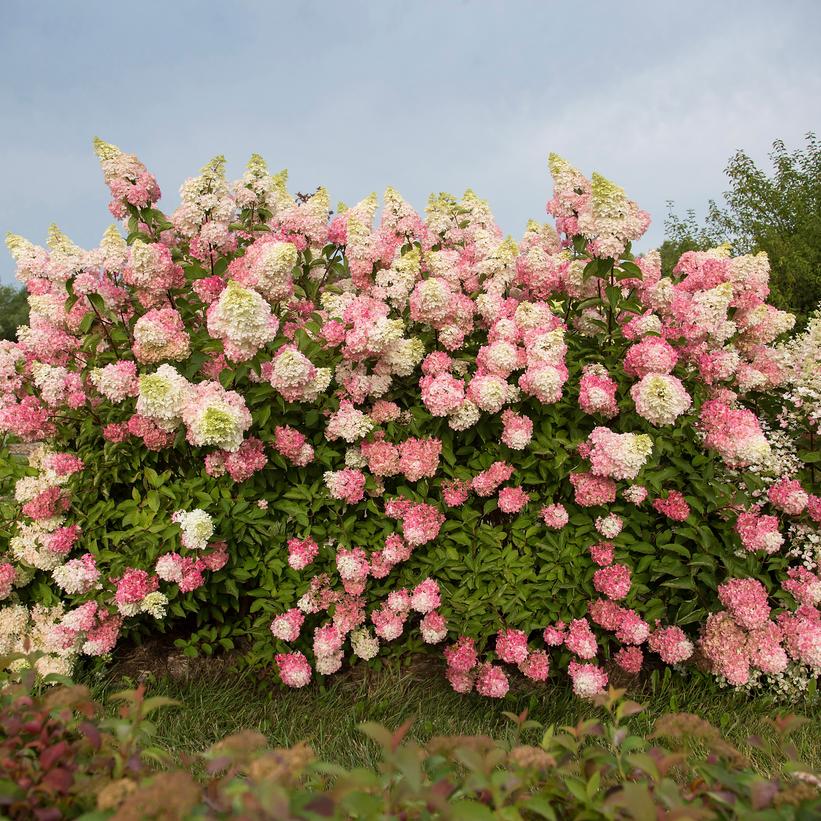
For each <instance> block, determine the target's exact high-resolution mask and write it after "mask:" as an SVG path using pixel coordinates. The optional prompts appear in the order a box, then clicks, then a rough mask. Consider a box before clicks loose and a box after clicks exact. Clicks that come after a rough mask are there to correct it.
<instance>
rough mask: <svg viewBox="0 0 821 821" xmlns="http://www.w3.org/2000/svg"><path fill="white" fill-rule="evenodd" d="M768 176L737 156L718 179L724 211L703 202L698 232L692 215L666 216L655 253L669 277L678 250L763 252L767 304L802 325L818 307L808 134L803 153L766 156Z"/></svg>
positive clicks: (816, 190) (818, 257)
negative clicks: (723, 182) (725, 246)
mask: <svg viewBox="0 0 821 821" xmlns="http://www.w3.org/2000/svg"><path fill="white" fill-rule="evenodd" d="M769 157H770V161H771V162H772V166H773V170H772V174H771V175H768V174H767V173H766V172H765V171H763V170H762V169H760V168H758V166H756V164H755V162H754V161H753V160H752V158H751V157H750V156H749V155H748V154H747V153H746V152H745V151H743V150H739V151H737V152H736V153H735V155H734V156H733V157H732V158H731V159H730V161H729V163H728V164H727V167H726V169H725V173H726V174H727V176H728V177H729V180H730V190H729V191H727V192H725V194H724V199H725V202H726V205H725V206H724V207H721V206H719V205H718V204H717V203H716V202H715V201H713V200H711V201H710V203H709V206H708V210H707V218H706V224H705V225H703V226H702V225H699V223H698V221H697V220H696V216H695V213H694V212H693V211H688V212H687V213H686V214H685V216H684V217H680V216H678V215H677V214H675V213H674V212H673V211H672V203H669V204H668V205H669V206H670V213H669V214H668V217H667V220H666V221H665V229H666V233H667V239H666V240H665V242H664V244H663V245H662V247H661V252H662V262H663V264H664V266H665V268H666V269H667V270H669V269H670V268H671V267H672V266H673V265H674V264H675V260H676V259H677V258H678V256H679V254H681V253H682V252H683V251H688V250H698V249H704V248H708V247H711V246H715V245H717V244H719V243H722V242H729V243H730V244H731V245H732V247H733V251H734V252H735V253H740V254H743V253H751V252H756V251H766V252H767V254H768V255H769V257H770V265H771V268H772V277H771V279H770V285H771V288H772V297H771V299H772V302H773V303H774V304H776V305H777V306H778V307H780V308H785V309H787V310H790V311H793V312H795V313H796V314H798V317H799V320H802V319H804V318H805V317H806V316H807V314H809V313H810V312H811V311H812V310H813V308H815V306H816V305H818V303H819V301H821V150H819V143H818V139H817V137H816V136H815V134H814V133H813V132H810V133H808V134H807V136H806V145H805V147H804V148H803V149H797V150H796V151H794V152H789V151H788V150H787V148H786V146H785V145H784V143H783V142H782V141H781V140H776V141H775V142H774V143H773V148H772V151H771V152H770V154H769Z"/></svg>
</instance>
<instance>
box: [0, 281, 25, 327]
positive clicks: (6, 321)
mask: <svg viewBox="0 0 821 821" xmlns="http://www.w3.org/2000/svg"><path fill="white" fill-rule="evenodd" d="M28 319H29V306H28V301H27V300H26V289H25V288H15V287H13V286H12V285H0V339H12V340H14V339H16V338H17V329H18V328H19V327H20V326H21V325H26V324H27V323H28Z"/></svg>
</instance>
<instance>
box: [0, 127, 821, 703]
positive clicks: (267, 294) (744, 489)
mask: <svg viewBox="0 0 821 821" xmlns="http://www.w3.org/2000/svg"><path fill="white" fill-rule="evenodd" d="M95 145H96V150H97V153H98V156H99V157H100V160H101V163H102V167H103V174H104V178H105V181H106V183H107V185H108V186H109V188H110V190H111V196H112V200H111V204H110V210H111V212H112V214H113V215H114V216H115V217H116V218H117V219H118V220H119V221H120V226H119V227H117V226H115V227H112V228H111V229H109V230H108V231H107V232H106V233H105V236H104V237H103V239H102V241H101V243H100V245H99V247H97V248H95V249H93V250H91V251H86V250H82V249H80V248H78V247H77V246H76V245H74V244H73V243H72V242H71V241H70V240H69V239H68V238H67V237H65V236H64V235H63V234H62V233H61V232H60V231H59V230H58V229H56V228H52V229H51V231H50V234H49V242H48V247H47V248H41V247H38V246H35V245H33V244H32V243H30V242H28V241H27V240H24V239H22V238H20V237H17V236H13V235H10V236H9V238H8V241H7V242H8V246H9V249H10V251H11V253H12V255H13V256H14V258H15V260H16V262H17V270H18V276H19V278H20V279H21V280H22V281H23V282H24V283H25V284H26V287H27V289H28V292H29V302H30V305H31V320H30V325H29V326H27V327H25V328H21V329H20V331H19V333H18V342H16V343H11V342H4V343H0V345H1V346H2V347H0V431H2V432H3V433H4V434H5V435H6V436H7V437H8V438H15V439H19V440H23V441H26V442H38V443H43V444H41V445H40V446H39V447H38V448H37V449H36V450H35V452H34V454H33V455H32V457H31V459H30V465H29V466H28V468H26V469H25V470H24V471H23V474H24V475H22V476H20V477H19V478H18V480H17V481H16V484H15V486H14V499H15V505H14V506H12V505H11V504H9V503H6V508H7V511H8V513H9V515H8V517H7V518H8V522H7V523H6V524H4V525H3V535H4V537H5V542H4V543H3V544H2V545H0V550H2V553H1V554H0V599H2V603H0V607H2V609H0V650H3V651H5V650H10V649H14V648H16V647H18V646H22V645H23V644H26V643H28V644H31V643H33V644H34V645H35V646H36V647H38V648H39V649H40V650H42V651H45V653H46V655H45V656H43V657H42V658H41V660H40V662H38V663H39V664H40V665H41V666H42V667H43V670H44V671H45V670H61V671H63V670H66V669H67V668H69V667H70V666H71V664H72V662H73V661H74V660H75V659H76V657H77V655H78V654H88V655H104V654H106V653H108V652H109V651H111V650H112V649H113V647H114V646H115V645H116V642H117V641H118V639H119V637H120V636H122V635H124V634H129V633H141V632H149V631H156V630H160V631H165V630H166V629H168V628H169V627H171V626H174V627H175V628H176V629H178V630H187V631H188V632H190V631H191V630H199V631H201V633H202V634H203V635H207V636H209V637H216V638H213V639H209V641H212V640H213V641H216V642H217V643H218V644H221V645H222V646H224V647H231V646H233V643H234V641H235V640H236V639H238V638H243V639H244V641H245V647H246V649H247V655H248V658H249V659H250V660H251V661H252V662H255V663H261V664H274V665H275V666H276V668H277V670H278V672H279V675H280V677H281V678H282V680H283V681H284V682H285V683H286V684H288V685H290V686H303V685H304V684H306V683H308V682H309V681H310V680H311V679H312V677H313V676H314V675H316V674H319V675H327V674H330V673H333V672H335V671H336V670H338V669H340V667H342V665H343V664H344V663H346V661H347V662H351V661H353V660H355V659H356V658H359V659H364V660H367V659H371V658H373V657H375V656H376V655H377V654H380V653H385V652H401V653H412V652H417V651H419V650H421V649H423V648H426V647H429V648H432V651H433V652H439V653H443V657H444V660H445V661H446V666H447V676H448V679H449V680H450V682H451V684H452V685H453V687H454V688H455V689H456V690H458V691H460V692H469V691H472V690H474V689H475V690H476V691H478V692H479V693H480V694H483V695H486V696H490V697H500V696H503V695H504V694H505V693H506V692H507V689H508V687H509V684H510V676H511V675H513V674H516V671H517V670H518V673H520V674H521V675H524V676H527V677H528V678H531V679H534V680H537V681H546V680H548V679H549V678H550V677H551V676H554V675H555V671H556V670H567V672H568V673H569V675H570V677H571V679H572V684H573V688H574V690H575V691H576V692H577V693H578V694H579V695H581V696H585V697H591V696H594V695H596V694H597V693H600V692H602V691H603V690H604V689H605V687H606V686H607V680H608V675H607V670H606V667H605V662H606V663H608V664H610V663H613V664H616V665H618V666H620V667H621V668H622V669H623V670H625V671H626V672H629V673H636V672H638V671H640V670H641V669H642V668H643V666H645V664H647V663H648V660H650V663H652V664H654V665H657V664H666V665H683V664H696V665H698V666H700V667H701V668H703V669H706V670H708V671H710V672H712V673H713V674H714V675H716V676H717V677H719V679H720V680H721V681H722V682H724V683H729V684H730V685H732V686H736V687H750V686H756V685H760V684H768V685H771V686H773V687H775V688H776V689H779V690H781V691H783V692H784V693H794V692H796V691H798V690H801V689H803V688H806V687H807V686H808V684H809V682H811V681H813V680H814V679H815V678H816V677H817V675H818V673H819V671H821V615H820V614H819V609H818V604H819V601H821V579H819V575H818V561H819V558H821V546H820V544H819V543H820V541H821V540H820V539H819V534H818V524H819V522H820V521H821V498H819V497H818V496H817V495H814V494H815V491H816V490H817V483H816V482H817V477H816V475H815V472H816V470H817V469H816V467H815V466H816V464H817V463H818V461H819V460H818V456H819V454H818V451H817V450H816V448H815V443H816V439H817V435H818V425H819V419H821V316H815V317H814V318H813V319H812V321H811V322H810V324H809V326H808V327H807V329H806V330H805V331H803V332H802V333H801V334H799V335H796V336H793V337H792V338H790V337H788V333H789V332H790V331H791V329H792V326H793V317H792V316H791V315H789V314H787V313H785V312H783V311H779V310H777V309H776V308H774V307H772V306H771V305H769V304H768V303H767V301H766V300H767V295H768V263H767V258H766V256H765V255H763V254H758V255H754V256H751V255H747V256H736V257H734V256H732V254H731V253H730V250H729V249H727V248H717V249H714V250H712V251H708V252H689V253H686V254H684V255H683V256H682V257H681V259H680V261H679V263H678V265H677V266H676V268H675V270H674V272H673V275H672V276H670V277H666V276H662V275H661V265H660V258H659V255H658V254H657V253H656V252H648V253H645V254H643V255H641V256H635V255H634V254H633V253H632V251H631V246H632V243H634V242H635V241H637V240H638V239H640V237H641V236H642V234H643V233H644V231H645V230H646V228H647V226H648V224H649V217H648V215H647V214H646V213H645V212H643V211H642V210H641V209H640V208H639V207H638V206H637V205H636V204H635V203H634V202H633V201H631V200H630V199H628V197H627V196H626V194H625V193H624V191H623V190H622V189H621V188H619V187H618V186H616V185H615V184H613V183H612V182H610V181H608V180H607V179H605V178H604V177H602V176H600V175H598V174H593V175H592V178H591V179H590V180H588V179H587V178H586V177H585V176H583V175H582V174H581V172H579V171H578V170H577V169H575V168H573V167H572V166H571V165H570V164H568V163H567V162H566V161H564V160H563V159H561V158H559V157H557V156H555V155H552V156H551V158H550V162H549V166H550V171H551V173H552V176H553V182H554V193H553V196H552V198H551V199H550V201H549V202H548V204H547V210H548V212H549V214H551V215H552V216H553V217H554V218H555V228H554V227H552V226H550V225H546V224H540V223H536V222H530V223H529V224H528V226H527V230H526V232H525V235H524V237H523V239H522V241H521V242H520V243H518V244H517V243H515V242H514V241H513V240H512V239H510V238H505V237H504V236H503V235H502V233H501V231H500V230H499V228H498V226H497V225H496V223H495V221H494V219H493V216H492V214H491V212H490V210H489V208H488V206H487V204H486V203H485V202H484V201H482V200H481V199H479V198H478V197H477V196H476V195H475V194H473V192H471V191H468V192H466V193H465V195H464V196H463V197H462V198H461V199H456V198H454V197H452V196H450V195H446V194H440V195H438V196H433V197H431V199H430V201H429V203H428V207H427V211H426V214H425V217H424V218H423V217H422V216H421V215H419V214H418V213H417V212H416V211H414V209H413V208H412V207H411V206H410V205H409V204H408V203H407V202H406V201H405V200H403V199H402V197H401V196H400V195H399V194H398V193H397V192H396V191H394V190H392V189H388V190H387V191H386V192H385V196H384V199H383V201H382V204H381V211H379V213H378V214H377V212H378V208H379V203H378V201H377V198H376V196H375V195H371V196H370V197H367V198H366V199H364V200H362V201H361V202H360V203H358V204H357V205H355V206H353V207H351V208H348V207H345V206H344V205H341V204H340V206H339V207H338V208H337V209H336V210H335V211H331V210H330V204H329V202H330V201H329V197H328V194H327V192H326V191H325V190H324V189H322V188H320V189H318V190H317V191H316V192H315V193H313V194H311V195H302V194H298V195H296V197H293V196H291V195H290V194H289V193H288V192H287V189H286V181H287V177H286V174H285V173H284V172H282V173H280V174H277V175H271V174H269V172H268V170H267V168H266V166H265V164H264V162H263V161H262V159H261V158H260V157H258V156H256V155H255V156H254V157H252V159H251V161H250V163H249V165H248V168H247V171H246V172H245V174H244V175H243V177H242V178H241V179H240V180H238V181H236V182H234V183H230V184H229V183H228V182H227V180H226V177H225V169H224V160H223V159H222V158H221V157H218V158H216V159H215V160H213V161H212V162H210V163H209V164H208V165H206V166H205V167H204V168H203V170H202V172H201V173H200V174H199V175H198V176H196V177H193V178H191V179H189V180H187V181H186V182H185V183H184V184H183V186H182V188H181V190H180V198H181V204H180V206H179V207H178V208H177V209H176V210H175V211H174V212H173V213H172V214H171V215H170V216H167V215H166V214H164V213H163V212H162V211H160V210H159V209H158V208H157V207H156V204H157V201H158V200H159V198H160V190H159V187H158V185H157V183H156V180H155V179H154V177H153V176H152V175H151V174H150V172H148V171H147V170H146V169H145V167H144V166H143V165H142V163H140V161H139V160H138V159H137V158H136V157H134V156H132V155H128V154H125V153H123V152H122V151H120V150H119V149H117V148H116V147H114V146H111V145H109V144H106V143H103V142H101V141H96V143H95ZM435 647H438V648H440V649H433V648H435Z"/></svg>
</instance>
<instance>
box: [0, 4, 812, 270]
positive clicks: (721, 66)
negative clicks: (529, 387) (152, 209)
mask: <svg viewBox="0 0 821 821" xmlns="http://www.w3.org/2000/svg"><path fill="white" fill-rule="evenodd" d="M819 31H821V3H819V2H817V0H808V1H807V2H797V1H793V2H790V0H779V2H777V3H775V2H772V0H770V1H769V2H757V1H756V0H743V2H721V3H719V2H716V1H715V0H713V2H699V1H697V0H689V2H675V3H674V2H666V1H665V0H655V1H653V0H647V1H646V2H631V0H621V1H620V2H592V1H591V2H577V3H567V2H552V0H542V2H535V0H533V1H532V2H529V1H528V0H508V2H501V0H461V1H460V0H431V1H430V2H423V1H422V0H404V1H402V0H373V1H372V2H364V0H345V2H330V0H329V1H328V2H290V3H279V2H262V0H258V1H257V2H251V1H250V0H247V1H246V2H231V1H230V0H221V2H212V0H198V1H195V0H165V1H164V2H155V0H143V2H141V3H139V4H133V3H123V2H120V3H116V2H111V0H107V2H92V1H91V0H77V2H57V1H56V0H38V1H37V2H32V0H23V1H22V2H18V1H17V0H3V2H2V3H0V77H2V80H0V106H2V112H3V123H2V128H0V157H2V160H1V161H0V183H2V184H0V230H2V232H3V233H5V232H6V231H13V232H15V233H19V234H23V235H24V236H26V237H28V238H29V239H31V240H33V241H35V242H38V243H42V242H44V240H45V236H46V230H47V226H48V224H49V223H51V222H56V223H57V224H58V225H59V226H60V227H61V228H62V229H63V230H64V231H65V232H66V233H67V234H68V235H69V236H70V237H72V239H74V241H75V242H77V243H78V244H80V245H83V246H85V247H90V246H93V245H94V244H96V242H97V241H98V240H99V237H100V235H101V234H102V232H103V230H104V229H105V228H106V226H107V225H109V224H110V222H111V218H110V216H109V214H108V212H107V210H106V202H107V191H106V189H105V187H104V185H103V182H102V176H101V174H100V172H99V169H98V167H97V162H96V158H95V157H94V154H93V151H92V149H91V138H92V136H94V135H95V134H98V135H99V136H101V137H102V138H103V139H105V140H108V141H110V142H113V143H116V144H117V145H119V146H120V147H121V148H123V149H124V150H127V151H130V152H133V153H136V154H137V155H139V156H140V158H141V159H142V160H143V161H144V162H145V163H146V165H147V166H148V167H149V168H150V169H151V170H152V171H153V172H154V173H155V174H156V176H157V178H158V180H159V182H160V186H161V187H162V189H163V192H164V196H163V199H162V201H161V203H160V205H161V207H164V208H165V210H167V211H170V210H172V209H173V207H174V206H175V205H176V202H177V190H178V188H179V185H180V183H181V182H182V181H183V179H184V178H185V177H188V176H191V175H192V174H194V173H196V172H197V170H198V169H199V168H200V167H201V166H202V165H203V164H204V163H205V162H206V161H207V160H208V159H210V158H211V157H212V156H213V155H215V154H220V153H222V154H225V155H226V157H227V158H228V161H229V171H230V176H232V177H233V176H238V175H239V173H240V172H241V169H242V167H243V165H244V163H245V161H246V160H247V158H248V155H249V154H250V153H251V152H254V151H256V152H259V153H261V154H262V155H263V156H264V157H265V158H266V159H267V161H268V163H269V166H270V167H271V168H272V170H278V169H280V168H283V167H287V168H288V169H289V171H290V179H291V185H290V187H291V190H292V191H296V190H302V191H308V190H312V189H313V188H315V187H316V186H317V185H319V184H323V185H325V186H327V187H328V188H329V190H330V192H331V198H332V201H334V202H336V201H337V200H339V199H341V200H344V201H346V202H348V203H352V202H355V201H356V200H358V199H359V198H361V197H362V196H365V195H366V194H368V193H369V192H370V191H372V190H376V191H378V192H380V193H381V191H382V190H383V189H384V187H385V186H386V185H389V184H390V185H394V186H395V187H396V188H398V189H399V191H401V192H402V193H403V195H404V196H405V197H406V198H407V199H408V200H410V201H411V202H412V203H413V204H414V205H415V206H416V207H417V208H418V209H423V208H424V205H425V202H426V199H427V195H428V194H429V193H430V192H431V191H443V190H444V191H451V192H453V193H461V192H462V191H463V190H464V189H465V188H466V187H472V188H473V189H474V190H475V191H476V192H477V193H479V194H480V195H481V196H483V197H485V198H487V199H488V200H489V201H490V203H491V205H492V207H493V209H494V212H495V214H496V217H497V220H498V222H499V224H500V225H501V227H502V229H503V230H504V231H505V232H509V233H511V234H513V235H514V237H518V236H520V235H521V232H522V230H523V228H524V225H525V222H526V220H527V219H528V218H529V217H533V218H536V219H546V217H545V214H544V204H545V202H546V200H547V198H548V196H549V192H550V182H549V177H548V175H547V169H546V156H547V154H548V152H549V151H558V152H559V153H561V154H563V155H564V156H566V157H567V158H568V159H569V160H570V161H571V162H573V163H574V164H575V165H577V166H579V167H580V168H581V169H582V170H584V171H585V172H587V173H589V172H590V171H592V170H594V169H595V170H598V171H601V172H602V173H604V174H605V175H607V176H609V177H611V178H612V179H614V180H615V181H617V182H619V183H620V184H621V185H623V186H624V188H625V189H626V190H627V192H628V194H629V195H630V196H632V197H633V198H635V199H636V200H638V201H639V203H640V204H641V205H642V206H643V207H644V208H646V209H648V210H649V211H650V212H651V214H652V215H653V217H654V223H653V226H652V228H651V230H650V232H649V235H648V238H647V242H646V243H644V244H645V247H649V246H650V245H652V244H656V243H658V242H660V241H661V239H662V238H663V222H664V216H665V213H666V208H665V201H666V200H668V199H672V200H675V201H676V203H677V206H678V209H679V210H680V211H683V210H684V209H686V208H691V207H692V208H696V209H697V210H698V211H699V212H700V213H703V211H704V208H705V206H706V203H707V200H708V199H709V198H710V197H714V198H715V197H719V196H720V195H721V193H722V191H724V189H725V187H726V185H725V180H724V177H723V168H724V166H725V164H726V161H727V159H728V158H729V157H730V155H731V154H732V153H733V152H734V151H735V149H737V148H740V147H743V148H745V149H746V150H747V151H748V152H749V153H750V154H751V155H752V156H753V157H754V158H756V159H758V160H761V161H765V160H766V154H767V151H768V149H769V147H770V144H771V143H772V141H773V140H774V139H775V138H777V137H780V138H782V139H784V140H785V141H786V142H787V144H788V146H791V147H794V146H795V147H797V146H798V145H799V144H800V143H801V141H802V136H803V134H804V133H805V132H807V131H809V130H816V131H819V130H821V48H820V46H821V36H819ZM12 277H13V265H12V262H11V259H10V258H9V257H8V256H4V255H0V280H2V281H4V282H8V281H10V280H11V279H12Z"/></svg>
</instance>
